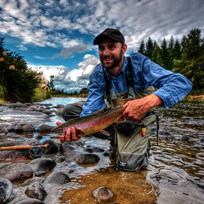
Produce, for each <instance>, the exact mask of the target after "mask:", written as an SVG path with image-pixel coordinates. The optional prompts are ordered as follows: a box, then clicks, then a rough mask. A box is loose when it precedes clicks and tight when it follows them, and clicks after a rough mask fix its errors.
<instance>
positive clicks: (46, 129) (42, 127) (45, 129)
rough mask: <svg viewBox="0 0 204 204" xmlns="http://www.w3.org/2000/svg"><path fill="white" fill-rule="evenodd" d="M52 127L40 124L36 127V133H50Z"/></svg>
mask: <svg viewBox="0 0 204 204" xmlns="http://www.w3.org/2000/svg"><path fill="white" fill-rule="evenodd" d="M52 128H53V126H50V125H46V124H42V125H40V126H39V127H38V129H37V132H50V131H51V129H52Z"/></svg>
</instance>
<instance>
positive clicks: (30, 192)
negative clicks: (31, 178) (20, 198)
mask: <svg viewBox="0 0 204 204" xmlns="http://www.w3.org/2000/svg"><path fill="white" fill-rule="evenodd" d="M25 194H26V195H27V196H28V197H29V198H36V199H38V200H44V198H45V196H46V195H47V192H46V191H45V189H44V187H43V186H42V185H41V184H40V183H38V182H35V183H32V184H30V185H29V186H28V187H27V189H26V190H25Z"/></svg>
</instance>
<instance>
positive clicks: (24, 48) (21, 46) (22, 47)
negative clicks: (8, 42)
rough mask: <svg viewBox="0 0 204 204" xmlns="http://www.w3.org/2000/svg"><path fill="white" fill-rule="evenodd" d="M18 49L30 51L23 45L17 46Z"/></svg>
mask: <svg viewBox="0 0 204 204" xmlns="http://www.w3.org/2000/svg"><path fill="white" fill-rule="evenodd" d="M16 47H18V48H19V50H28V49H27V48H26V47H25V46H23V45H17V46H16Z"/></svg>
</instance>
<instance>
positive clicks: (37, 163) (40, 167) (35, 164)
mask: <svg viewBox="0 0 204 204" xmlns="http://www.w3.org/2000/svg"><path fill="white" fill-rule="evenodd" d="M29 166H30V167H31V168H32V170H33V172H34V173H35V175H37V176H39V175H42V174H45V173H46V172H48V171H49V170H51V169H53V168H54V167H55V166H56V162H55V161H54V160H53V159H50V158H39V159H35V160H33V161H31V162H30V163H29Z"/></svg>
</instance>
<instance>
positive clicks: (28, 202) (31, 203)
mask: <svg viewBox="0 0 204 204" xmlns="http://www.w3.org/2000/svg"><path fill="white" fill-rule="evenodd" d="M10 204H45V203H44V202H43V201H40V200H37V199H34V198H28V199H23V200H20V201H17V202H15V201H14V202H13V201H12V202H11V203H10Z"/></svg>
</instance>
